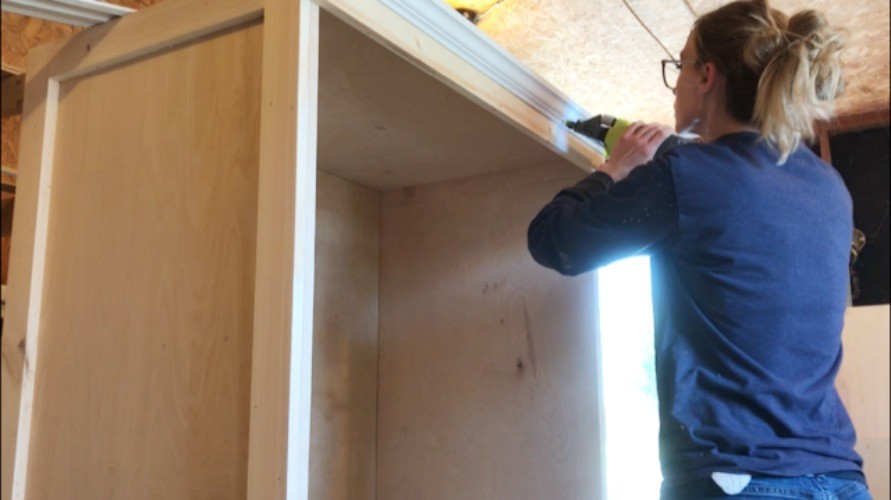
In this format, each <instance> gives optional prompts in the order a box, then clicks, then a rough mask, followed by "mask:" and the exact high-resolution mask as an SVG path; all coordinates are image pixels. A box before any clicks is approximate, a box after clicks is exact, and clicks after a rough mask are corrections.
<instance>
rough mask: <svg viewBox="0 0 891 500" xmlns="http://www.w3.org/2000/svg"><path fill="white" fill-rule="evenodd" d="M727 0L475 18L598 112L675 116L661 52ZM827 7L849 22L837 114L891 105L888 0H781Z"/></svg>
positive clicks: (545, 1) (556, 8) (504, 7)
mask: <svg viewBox="0 0 891 500" xmlns="http://www.w3.org/2000/svg"><path fill="white" fill-rule="evenodd" d="M726 3H728V0H611V1H608V0H591V1H585V2H579V1H577V0H505V1H504V2H500V3H498V4H497V5H495V6H493V7H492V8H491V9H490V10H489V11H488V12H487V13H486V15H485V16H483V18H482V20H481V21H480V23H479V24H478V27H479V28H480V29H482V30H483V31H484V32H486V33H487V34H488V35H489V36H491V37H492V38H493V39H494V40H495V41H496V42H498V43H499V44H500V45H502V46H504V47H505V48H506V49H507V50H508V51H509V52H511V53H512V54H514V55H515V56H516V57H517V58H518V59H520V60H521V61H523V62H524V63H525V64H526V65H527V66H529V67H530V68H531V69H532V70H533V71H535V72H537V73H539V74H540V75H541V76H542V77H544V78H545V79H546V80H548V81H550V82H551V83H552V84H554V86H556V87H557V88H558V89H560V90H561V91H562V92H564V93H565V94H566V95H568V96H569V97H571V98H572V99H574V100H575V101H577V102H578V103H579V104H581V105H582V107H584V108H585V109H587V110H588V111H589V112H591V113H592V114H596V113H608V114H612V115H617V116H621V117H625V118H628V119H642V120H648V121H659V122H663V123H667V124H673V123H674V112H673V102H674V97H673V96H672V95H671V93H670V92H669V91H668V90H667V89H666V88H665V86H664V85H663V83H662V76H661V68H660V65H659V60H660V59H664V58H665V57H667V54H666V51H667V52H669V53H671V54H673V55H676V54H677V53H678V52H680V50H681V48H682V47H683V45H684V43H685V41H686V38H687V35H688V34H689V31H690V28H691V26H692V24H693V21H694V19H695V16H696V15H699V14H702V13H705V12H708V11H709V10H712V9H714V8H716V7H719V6H721V5H724V4H726ZM773 5H774V6H775V7H776V8H779V9H780V10H782V11H784V12H786V13H788V14H792V13H794V12H796V11H798V10H800V9H802V8H815V9H817V10H820V11H822V12H824V13H825V14H826V16H827V18H828V19H829V20H830V22H831V23H833V24H835V25H838V26H840V27H842V28H845V29H847V30H848V32H849V45H848V50H847V53H846V56H845V74H846V80H847V86H846V90H845V93H844V95H843V96H842V98H841V99H840V100H839V101H838V103H837V104H838V109H837V111H838V114H839V115H846V114H855V113H860V112H864V111H870V110H875V109H877V108H883V107H884V108H887V106H888V101H889V91H891V84H889V81H891V77H889V37H891V35H889V2H888V0H862V1H859V2H839V1H838V0H775V1H774V2H773Z"/></svg>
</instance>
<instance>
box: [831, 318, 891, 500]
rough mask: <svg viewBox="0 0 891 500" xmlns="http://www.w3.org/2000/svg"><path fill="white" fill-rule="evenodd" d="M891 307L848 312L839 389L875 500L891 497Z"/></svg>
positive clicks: (843, 336) (836, 384)
mask: <svg viewBox="0 0 891 500" xmlns="http://www.w3.org/2000/svg"><path fill="white" fill-rule="evenodd" d="M889 312H891V311H889V307H888V305H887V304H885V305H874V306H858V307H850V308H848V310H847V312H846V314H845V329H844V332H843V333H842V345H843V346H844V354H843V357H842V365H841V368H840V369H839V372H838V378H836V381H835V386H836V388H837V389H838V392H839V396H841V398H842V401H844V403H845V408H846V409H847V410H848V414H849V415H850V416H851V420H853V421H854V428H855V429H856V430H857V448H856V449H857V451H858V452H859V453H860V454H861V455H862V456H863V469H864V472H865V473H866V481H867V483H869V489H870V490H871V491H872V494H873V497H875V498H876V499H879V498H885V499H887V498H889V497H891V488H889V479H888V469H889V467H891V462H889V441H891V423H889V422H891V411H889V407H891V405H889V400H891V396H889V394H891V387H889V379H891V361H889V357H888V354H889V320H888V319H889Z"/></svg>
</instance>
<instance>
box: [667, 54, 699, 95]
mask: <svg viewBox="0 0 891 500" xmlns="http://www.w3.org/2000/svg"><path fill="white" fill-rule="evenodd" d="M687 63H693V64H699V60H698V59H663V60H662V82H663V83H664V84H665V86H666V87H668V90H670V91H672V92H674V89H675V87H676V86H677V81H678V76H680V74H681V66H683V65H684V64H687Z"/></svg>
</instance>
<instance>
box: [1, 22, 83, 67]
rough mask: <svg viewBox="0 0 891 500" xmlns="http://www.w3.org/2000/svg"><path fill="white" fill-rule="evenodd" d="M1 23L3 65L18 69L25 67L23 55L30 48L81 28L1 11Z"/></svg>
mask: <svg viewBox="0 0 891 500" xmlns="http://www.w3.org/2000/svg"><path fill="white" fill-rule="evenodd" d="M2 23H3V30H2V34H0V50H2V54H3V65H4V66H5V65H10V66H13V67H15V68H19V69H25V55H26V54H27V53H28V51H29V50H30V49H32V48H34V47H37V46H38V45H43V44H45V43H49V42H51V41H53V40H58V39H61V38H64V37H66V36H69V35H71V34H72V33H77V32H78V31H81V28H75V27H73V26H68V25H65V24H60V23H54V22H52V21H45V20H43V19H36V18H33V17H28V16H23V15H21V14H14V13H12V12H3V14H2Z"/></svg>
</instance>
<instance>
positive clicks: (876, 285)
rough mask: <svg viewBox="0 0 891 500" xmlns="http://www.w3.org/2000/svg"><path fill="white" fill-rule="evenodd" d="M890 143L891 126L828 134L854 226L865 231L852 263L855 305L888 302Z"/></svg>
mask: <svg viewBox="0 0 891 500" xmlns="http://www.w3.org/2000/svg"><path fill="white" fill-rule="evenodd" d="M888 143H889V128H888V126H883V127H878V128H871V129H867V130H862V131H855V132H845V133H838V134H830V136H829V149H830V154H831V157H832V164H833V166H834V167H835V168H836V169H837V170H838V171H839V172H840V173H841V175H842V177H843V178H844V180H845V184H847V186H848V190H849V191H850V192H851V197H852V198H853V199H854V227H856V228H857V229H860V230H861V231H863V233H864V234H865V235H866V245H865V246H864V247H863V250H862V251H861V252H860V255H859V256H858V258H857V260H856V261H855V262H854V266H853V279H852V281H853V283H852V298H853V303H854V305H870V304H887V303H888V302H889V284H888V278H889V276H888V260H889V258H888V255H889V252H891V248H889V236H888V224H889V214H888V206H889V205H888V190H889V176H888V171H889V157H888Z"/></svg>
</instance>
